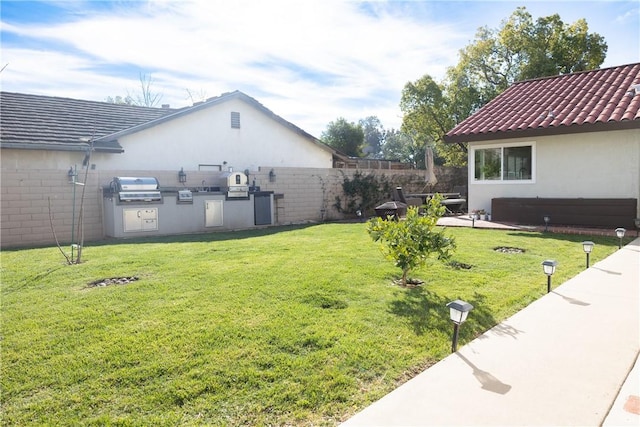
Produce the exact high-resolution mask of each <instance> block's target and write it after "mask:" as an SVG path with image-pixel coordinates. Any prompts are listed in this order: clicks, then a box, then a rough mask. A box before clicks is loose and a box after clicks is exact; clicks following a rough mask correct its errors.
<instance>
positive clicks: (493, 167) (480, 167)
mask: <svg viewBox="0 0 640 427" xmlns="http://www.w3.org/2000/svg"><path fill="white" fill-rule="evenodd" d="M500 151H501V150H500V148H485V149H481V150H476V151H475V174H474V175H475V179H476V180H480V181H484V180H494V179H500Z"/></svg>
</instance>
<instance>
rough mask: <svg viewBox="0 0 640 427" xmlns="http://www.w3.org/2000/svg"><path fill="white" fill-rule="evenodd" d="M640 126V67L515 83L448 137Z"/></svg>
mask: <svg viewBox="0 0 640 427" xmlns="http://www.w3.org/2000/svg"><path fill="white" fill-rule="evenodd" d="M630 128H636V129H637V128H640V63H637V64H630V65H622V66H619V67H611V68H603V69H599V70H594V71H584V72H579V73H573V74H565V75H561V76H554V77H546V78H540V79H534V80H525V81H522V82H517V83H514V84H513V85H511V86H510V87H509V88H508V89H507V90H506V91H504V92H503V93H502V94H500V95H499V96H498V97H496V98H495V99H493V100H492V101H491V102H489V103H488V104H487V105H485V106H484V107H482V108H481V109H480V110H478V111H477V112H476V113H475V114H473V115H471V116H469V117H467V118H466V119H465V120H463V121H462V122H461V123H460V124H458V125H457V126H456V127H455V128H453V129H452V130H450V131H449V132H448V133H447V134H446V135H445V137H444V140H445V142H469V141H484V140H489V139H504V138H518V137H529V136H538V135H554V134H561V133H577V132H593V131H604V130H616V129H630Z"/></svg>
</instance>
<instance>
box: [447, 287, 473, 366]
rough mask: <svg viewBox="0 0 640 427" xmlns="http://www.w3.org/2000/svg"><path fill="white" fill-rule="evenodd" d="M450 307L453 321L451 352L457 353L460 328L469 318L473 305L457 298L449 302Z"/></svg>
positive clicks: (450, 315)
mask: <svg viewBox="0 0 640 427" xmlns="http://www.w3.org/2000/svg"><path fill="white" fill-rule="evenodd" d="M447 307H449V317H450V318H451V321H452V322H453V339H452V341H451V353H455V352H456V350H457V348H458V329H459V328H460V325H461V324H462V323H464V321H465V320H467V316H468V315H469V312H470V311H471V310H472V309H473V306H472V305H471V304H469V303H468V302H465V301H462V300H459V299H458V300H455V301H452V302H450V303H449V304H447Z"/></svg>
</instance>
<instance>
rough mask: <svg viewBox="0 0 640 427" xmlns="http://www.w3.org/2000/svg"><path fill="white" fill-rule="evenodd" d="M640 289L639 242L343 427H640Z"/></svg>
mask: <svg viewBox="0 0 640 427" xmlns="http://www.w3.org/2000/svg"><path fill="white" fill-rule="evenodd" d="M639 287H640V239H636V240H635V241H633V242H632V243H630V244H629V245H627V246H625V247H623V248H622V249H620V250H618V251H616V252H615V253H614V254H613V255H611V256H609V257H608V258H606V259H604V260H602V261H601V262H598V263H597V264H594V265H592V266H591V268H589V269H587V270H585V271H584V272H582V273H580V274H579V275H578V276H576V277H574V278H572V279H571V280H569V281H567V282H565V283H564V284H562V285H560V286H558V287H557V288H555V289H553V291H552V292H551V293H549V294H546V295H544V296H543V297H542V298H540V299H538V300H537V301H535V302H533V303H532V304H530V305H529V306H528V307H526V308H524V309H523V310H522V311H520V312H519V313H517V314H515V315H514V316H512V317H510V318H509V319H507V320H505V321H504V322H502V323H500V324H498V325H497V326H495V327H494V328H493V329H491V330H489V331H487V332H486V333H485V334H483V335H482V336H480V337H478V338H477V339H475V340H473V341H472V342H470V343H467V344H466V345H461V347H459V348H458V352H457V353H455V354H452V355H450V356H448V357H447V358H445V359H444V360H442V361H440V362H439V363H437V364H435V365H433V366H432V367H430V368H429V369H427V370H426V371H424V372H422V373H421V374H419V375H418V376H417V377H415V378H413V379H412V380H410V381H408V382H407V383H405V384H403V385H402V386H400V387H399V388H398V389H396V390H395V391H393V392H391V393H390V394H388V395H387V396H385V397H383V398H382V399H380V400H379V401H377V402H375V403H373V404H372V405H371V406H369V407H368V408H366V409H364V410H363V411H362V412H360V413H358V414H356V415H355V416H354V417H352V418H351V419H349V420H347V421H346V422H345V423H343V424H342V425H343V426H345V427H352V426H444V425H464V426H476V425H487V426H488V425H493V426H516V425H523V426H525V425H526V426H528V425H539V426H558V425H561V426H599V425H607V426H614V425H615V426H623V425H635V426H638V425H640V415H638V414H639V413H640V387H639V381H638V379H639V378H640V372H639V368H638V366H637V365H638V362H637V357H638V353H639V351H640V297H639ZM469 316H473V311H472V312H471V313H470V314H469ZM461 328H464V325H462V326H461ZM634 365H635V368H634ZM632 369H634V371H633V372H632V373H631V374H630V371H631V370H632Z"/></svg>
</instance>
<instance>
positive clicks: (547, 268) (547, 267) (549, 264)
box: [542, 259, 558, 293]
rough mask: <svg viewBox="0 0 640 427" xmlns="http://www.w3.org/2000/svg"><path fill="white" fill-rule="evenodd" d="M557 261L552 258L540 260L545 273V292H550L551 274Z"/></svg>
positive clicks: (554, 270)
mask: <svg viewBox="0 0 640 427" xmlns="http://www.w3.org/2000/svg"><path fill="white" fill-rule="evenodd" d="M556 265H558V262H557V261H555V260H553V259H548V260H546V261H542V270H543V271H544V274H546V275H547V293H549V292H551V276H553V273H555V272H556Z"/></svg>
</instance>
